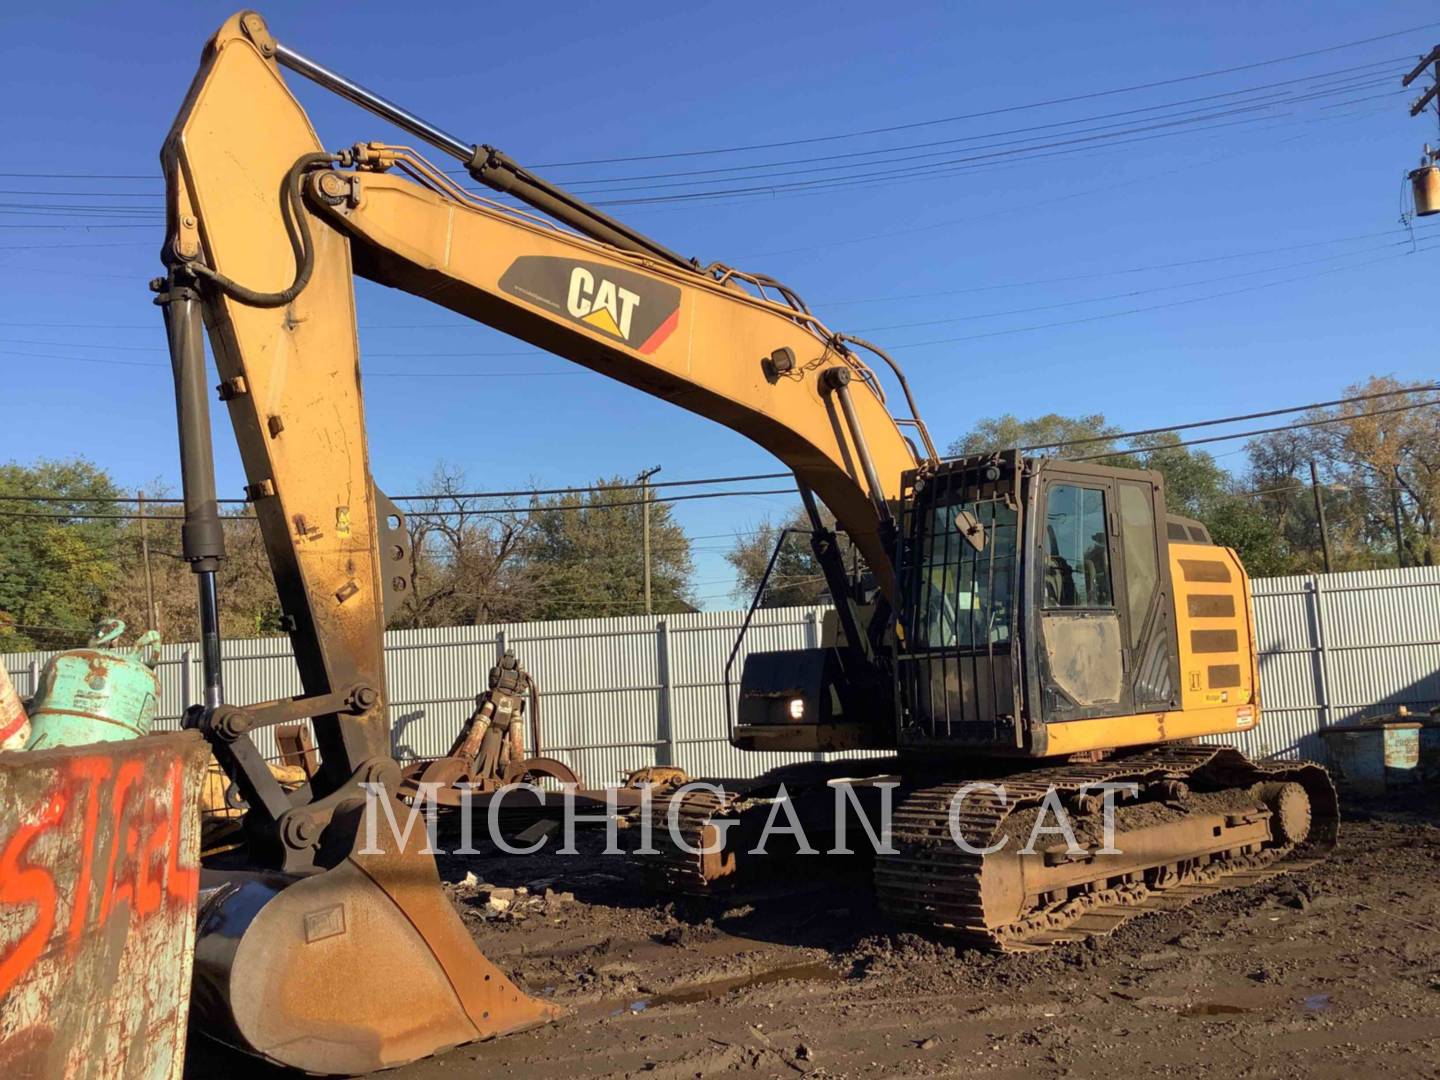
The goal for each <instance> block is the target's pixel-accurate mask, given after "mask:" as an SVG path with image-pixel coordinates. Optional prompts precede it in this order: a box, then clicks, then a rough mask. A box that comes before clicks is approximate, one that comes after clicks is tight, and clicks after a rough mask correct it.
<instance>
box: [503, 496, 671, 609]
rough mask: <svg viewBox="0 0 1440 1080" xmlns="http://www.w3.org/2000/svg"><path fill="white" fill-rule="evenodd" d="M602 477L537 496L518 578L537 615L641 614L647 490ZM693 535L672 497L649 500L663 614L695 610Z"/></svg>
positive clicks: (653, 591)
mask: <svg viewBox="0 0 1440 1080" xmlns="http://www.w3.org/2000/svg"><path fill="white" fill-rule="evenodd" d="M625 483H627V481H626V480H625V479H624V478H623V477H613V478H611V479H609V480H601V481H599V482H597V483H596V485H595V486H594V487H593V488H591V489H590V490H588V491H585V492H583V493H581V492H577V493H572V494H566V495H558V496H554V497H551V498H543V499H535V500H534V501H533V502H532V504H531V509H530V511H529V517H530V524H529V530H528V532H527V534H526V537H525V540H524V544H523V559H524V569H523V578H524V580H523V582H522V583H520V584H518V585H517V590H518V591H519V594H520V595H521V596H522V597H523V598H524V601H525V607H526V609H527V610H528V611H529V617H530V618H532V619H578V618H588V617H592V616H601V615H638V614H643V613H644V611H645V601H644V555H643V552H644V537H643V532H644V525H643V517H642V514H643V512H644V509H645V507H644V506H643V505H642V500H641V494H640V492H639V491H638V490H636V489H634V488H625V487H617V485H623V484H625ZM693 569H694V567H693V563H692V560H691V556H690V541H689V539H688V538H687V537H686V535H685V531H684V529H682V528H681V527H680V525H679V524H678V523H677V522H676V521H675V518H674V514H673V512H672V510H671V507H670V505H669V504H668V503H663V502H656V501H654V500H653V499H652V501H651V503H650V595H651V605H652V607H653V609H654V611H655V612H656V613H657V614H664V613H667V612H672V613H673V612H680V611H689V610H693V604H692V602H691V590H690V578H691V574H692V573H693Z"/></svg>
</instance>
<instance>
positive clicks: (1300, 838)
mask: <svg viewBox="0 0 1440 1080" xmlns="http://www.w3.org/2000/svg"><path fill="white" fill-rule="evenodd" d="M1255 794H1256V795H1257V796H1258V797H1259V799H1260V801H1261V802H1263V803H1264V804H1265V805H1266V806H1267V807H1269V808H1270V814H1271V818H1270V830H1271V835H1272V836H1274V838H1275V843H1276V844H1277V845H1284V846H1293V845H1298V844H1303V843H1304V842H1305V840H1306V838H1307V837H1308V836H1309V835H1310V795H1309V793H1308V792H1307V791H1306V790H1305V789H1304V788H1303V787H1301V786H1300V785H1299V784H1297V783H1294V782H1293V781H1288V782H1284V783H1273V782H1272V783H1266V784H1257V785H1256V787H1255Z"/></svg>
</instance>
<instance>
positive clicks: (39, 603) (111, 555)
mask: <svg viewBox="0 0 1440 1080" xmlns="http://www.w3.org/2000/svg"><path fill="white" fill-rule="evenodd" d="M0 495H3V496H5V499H4V500H3V503H0V512H3V513H4V514H5V515H6V516H4V517H0V651H6V652H14V651H20V650H28V649H53V648H63V647H66V646H70V645H75V644H80V643H83V642H84V641H85V640H86V639H87V638H88V637H89V635H90V633H91V631H92V630H93V629H94V626H95V623H96V620H97V619H98V618H99V617H101V616H102V615H103V614H104V613H105V612H104V599H105V590H106V587H107V585H108V584H109V582H110V581H111V580H112V579H113V578H114V576H115V573H116V569H117V560H118V557H119V554H120V548H121V543H120V530H119V522H118V521H117V520H116V519H115V518H114V517H104V516H99V517H97V516H94V515H114V514H116V513H123V508H122V509H120V510H118V511H117V509H116V508H115V506H114V505H113V504H108V503H105V502H91V501H88V500H91V499H101V500H105V499H114V498H117V497H120V495H121V493H120V492H119V490H118V489H117V488H116V487H115V485H114V483H113V482H112V481H111V479H110V477H109V476H108V475H106V473H105V472H104V470H102V469H100V468H99V467H98V466H96V465H94V464H92V463H90V462H88V461H86V460H84V459H83V458H75V459H73V460H70V461H50V460H40V461H37V462H35V463H34V464H32V465H21V464H18V463H16V462H10V463H9V464H6V465H0ZM25 496H31V497H37V496H44V497H47V498H58V499H59V500H61V501H58V502H52V501H46V502H39V501H29V499H27V498H25Z"/></svg>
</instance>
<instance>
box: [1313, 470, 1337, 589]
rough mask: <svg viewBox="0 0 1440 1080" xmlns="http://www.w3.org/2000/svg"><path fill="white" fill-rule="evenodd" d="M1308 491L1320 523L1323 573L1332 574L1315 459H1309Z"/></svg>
mask: <svg viewBox="0 0 1440 1080" xmlns="http://www.w3.org/2000/svg"><path fill="white" fill-rule="evenodd" d="M1310 490H1311V492H1313V493H1314V495H1315V517H1316V519H1317V520H1318V521H1319V522H1320V551H1321V552H1322V553H1323V554H1324V556H1325V573H1327V574H1329V573H1332V572H1333V570H1334V568H1333V567H1332V566H1331V565H1330V529H1329V528H1328V527H1327V526H1326V524H1325V500H1324V499H1322V498H1321V497H1320V474H1319V473H1318V472H1317V471H1316V469H1315V459H1314V458H1311V459H1310Z"/></svg>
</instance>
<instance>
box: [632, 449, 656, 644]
mask: <svg viewBox="0 0 1440 1080" xmlns="http://www.w3.org/2000/svg"><path fill="white" fill-rule="evenodd" d="M659 471H660V466H659V465H656V466H655V467H654V468H653V469H646V470H645V471H644V472H642V473H641V474H640V475H639V476H638V477H637V478H636V479H638V480H639V481H640V492H641V494H640V499H641V502H643V503H644V505H643V506H642V507H641V508H640V520H641V523H642V524H641V532H642V535H643V537H644V539H643V540H642V541H641V543H642V545H643V547H644V561H645V614H646V615H653V614H655V611H654V609H653V608H652V607H651V604H650V477H652V476H654V475H655V474H656V473H657V472H659Z"/></svg>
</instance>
